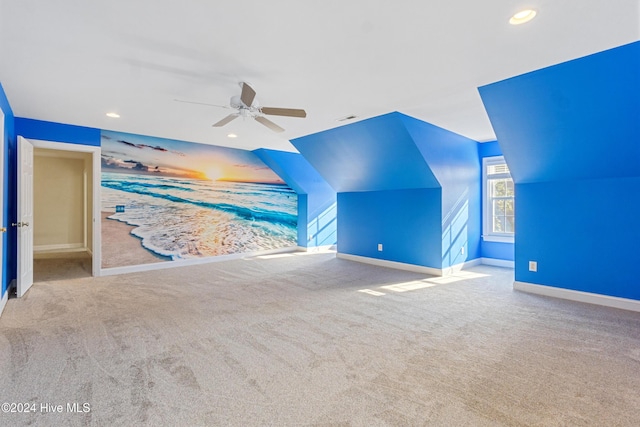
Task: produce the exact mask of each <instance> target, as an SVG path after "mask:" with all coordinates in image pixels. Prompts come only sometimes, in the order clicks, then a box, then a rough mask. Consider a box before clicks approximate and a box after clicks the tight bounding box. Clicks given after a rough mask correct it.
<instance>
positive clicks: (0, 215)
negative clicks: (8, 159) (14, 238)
mask: <svg viewBox="0 0 640 427" xmlns="http://www.w3.org/2000/svg"><path fill="white" fill-rule="evenodd" d="M4 119H5V114H4V111H3V110H2V107H0V228H3V229H4V231H2V232H0V315H1V314H2V311H3V310H4V306H5V304H6V303H7V300H8V298H9V289H8V287H9V286H8V284H7V289H5V291H4V292H3V291H2V288H3V287H4V282H5V280H6V272H5V271H4V263H5V259H6V258H7V254H6V253H4V242H5V241H6V239H7V230H8V228H9V227H7V224H6V223H5V220H6V218H5V217H4V196H5V191H4V183H5V180H4V173H5V167H4V150H5V147H6V140H5V132H4V131H5V126H4Z"/></svg>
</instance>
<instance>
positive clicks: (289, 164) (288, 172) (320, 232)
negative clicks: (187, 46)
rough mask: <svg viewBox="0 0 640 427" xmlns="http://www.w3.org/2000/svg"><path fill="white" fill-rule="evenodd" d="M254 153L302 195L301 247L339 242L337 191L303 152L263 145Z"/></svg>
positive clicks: (299, 201)
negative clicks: (286, 150)
mask: <svg viewBox="0 0 640 427" xmlns="http://www.w3.org/2000/svg"><path fill="white" fill-rule="evenodd" d="M254 153H256V155H257V156H258V157H259V158H260V159H261V160H262V161H263V162H264V163H265V164H266V165H267V166H269V167H270V168H271V169H273V171H274V172H275V173H276V174H278V176H279V177H280V178H282V179H283V180H284V181H285V182H286V183H287V185H289V187H291V188H292V189H293V190H294V191H295V192H296V193H297V194H298V246H301V247H316V246H327V245H334V244H335V243H336V242H337V236H336V233H337V224H336V221H337V218H336V216H337V201H336V192H335V190H333V188H332V187H331V186H330V185H329V184H328V183H327V181H325V180H324V179H323V178H322V176H321V175H320V174H319V173H318V171H316V170H315V169H314V168H313V166H311V164H310V163H309V162H308V161H307V160H306V159H305V158H304V157H302V155H301V154H299V153H288V152H284V151H277V150H267V149H264V148H261V149H259V150H255V151H254Z"/></svg>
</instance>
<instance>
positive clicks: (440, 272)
mask: <svg viewBox="0 0 640 427" xmlns="http://www.w3.org/2000/svg"><path fill="white" fill-rule="evenodd" d="M336 257H337V258H342V259H346V260H349V261H356V262H362V263H364V264H371V265H377V266H380V267H388V268H395V269H396V270H405V271H412V272H414V273H424V274H429V275H431V276H440V277H442V276H450V275H452V274H455V273H457V272H458V271H460V270H464V269H466V268H471V267H474V266H476V265H480V264H481V260H480V258H477V259H472V260H471V261H467V262H462V263H460V264H456V265H452V266H451V267H447V268H444V269H441V268H433V267H425V266H422V265H415V264H407V263H404V262H397V261H387V260H386V259H378V258H369V257H364V256H359V255H351V254H343V253H339V252H338V253H337V254H336Z"/></svg>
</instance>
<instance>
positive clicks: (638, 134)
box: [479, 42, 640, 183]
mask: <svg viewBox="0 0 640 427" xmlns="http://www.w3.org/2000/svg"><path fill="white" fill-rule="evenodd" d="M479 90H480V95H481V96H482V101H483V102H484V105H485V107H486V109H487V112H488V114H489V118H490V119H491V123H492V125H493V128H494V130H495V132H496V135H497V136H498V141H499V142H500V146H501V148H502V151H503V153H504V155H505V158H506V160H507V163H508V164H509V167H510V169H511V173H512V175H513V177H514V179H515V180H516V182H519V183H528V182H550V181H566V180H575V179H597V178H620V177H632V176H640V42H635V43H631V44H628V45H625V46H621V47H618V48H615V49H610V50H607V51H604V52H601V53H597V54H594V55H590V56H586V57H583V58H579V59H576V60H573V61H569V62H565V63H562V64H559V65H555V66H552V67H548V68H544V69H541V70H538V71H534V72H531V73H527V74H523V75H521V76H518V77H514V78H511V79H508V80H504V81H500V82H497V83H494V84H490V85H487V86H483V87H481V88H480V89H479Z"/></svg>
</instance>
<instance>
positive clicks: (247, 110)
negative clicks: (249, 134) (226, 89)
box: [175, 82, 307, 132]
mask: <svg viewBox="0 0 640 427" xmlns="http://www.w3.org/2000/svg"><path fill="white" fill-rule="evenodd" d="M240 87H241V88H242V91H241V93H240V96H238V95H234V96H232V97H231V100H230V101H229V105H230V107H225V106H222V105H215V104H206V103H203V102H191V101H181V100H178V99H176V100H175V101H178V102H186V103H189V104H199V105H208V106H211V107H221V108H233V109H235V110H237V112H236V113H231V114H229V115H228V116H226V117H225V118H223V119H222V120H219V121H218V122H216V123H214V124H213V127H222V126H224V125H226V124H228V123H229V122H231V121H232V120H235V119H236V118H238V117H244V118H246V117H250V118H252V119H254V120H255V121H257V122H258V123H261V124H262V125H264V126H266V127H268V128H269V129H271V130H272V131H274V132H284V129H283V128H282V127H280V126H278V125H277V124H275V123H274V122H272V121H271V120H269V119H267V118H266V117H264V115H265V114H266V115H268V116H284V117H298V118H305V117H307V112H306V111H304V110H302V109H298V108H278V107H261V106H260V105H259V104H258V101H257V100H256V91H255V90H253V88H252V87H251V86H249V84H247V83H246V82H240Z"/></svg>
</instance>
